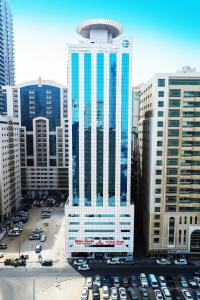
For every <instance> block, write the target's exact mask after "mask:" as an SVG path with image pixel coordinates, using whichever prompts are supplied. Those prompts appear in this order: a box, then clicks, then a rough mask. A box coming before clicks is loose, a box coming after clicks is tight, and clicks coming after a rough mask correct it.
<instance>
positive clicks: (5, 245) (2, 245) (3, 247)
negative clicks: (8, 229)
mask: <svg viewBox="0 0 200 300" xmlns="http://www.w3.org/2000/svg"><path fill="white" fill-rule="evenodd" d="M7 248H8V246H7V244H0V249H7Z"/></svg>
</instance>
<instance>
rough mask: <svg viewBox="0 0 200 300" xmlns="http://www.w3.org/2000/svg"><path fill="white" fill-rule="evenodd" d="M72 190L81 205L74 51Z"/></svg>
mask: <svg viewBox="0 0 200 300" xmlns="http://www.w3.org/2000/svg"><path fill="white" fill-rule="evenodd" d="M71 61H72V78H71V86H72V137H73V138H72V170H73V174H72V177H73V179H72V186H73V187H72V190H73V205H74V206H78V205H79V54H78V53H72V56H71Z"/></svg>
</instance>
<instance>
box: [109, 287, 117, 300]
mask: <svg viewBox="0 0 200 300" xmlns="http://www.w3.org/2000/svg"><path fill="white" fill-rule="evenodd" d="M111 299H112V300H118V291H117V288H116V287H112V288H111Z"/></svg>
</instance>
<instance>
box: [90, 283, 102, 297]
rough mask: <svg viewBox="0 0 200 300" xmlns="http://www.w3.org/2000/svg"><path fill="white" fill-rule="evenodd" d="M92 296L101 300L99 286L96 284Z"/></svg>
mask: <svg viewBox="0 0 200 300" xmlns="http://www.w3.org/2000/svg"><path fill="white" fill-rule="evenodd" d="M92 298H93V300H100V293H99V287H98V286H97V285H96V284H94V285H93V287H92Z"/></svg>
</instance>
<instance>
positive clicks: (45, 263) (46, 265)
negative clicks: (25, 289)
mask: <svg viewBox="0 0 200 300" xmlns="http://www.w3.org/2000/svg"><path fill="white" fill-rule="evenodd" d="M41 265H42V266H45V267H51V266H52V265H53V261H52V259H45V260H44V261H43V262H42V263H41Z"/></svg>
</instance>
